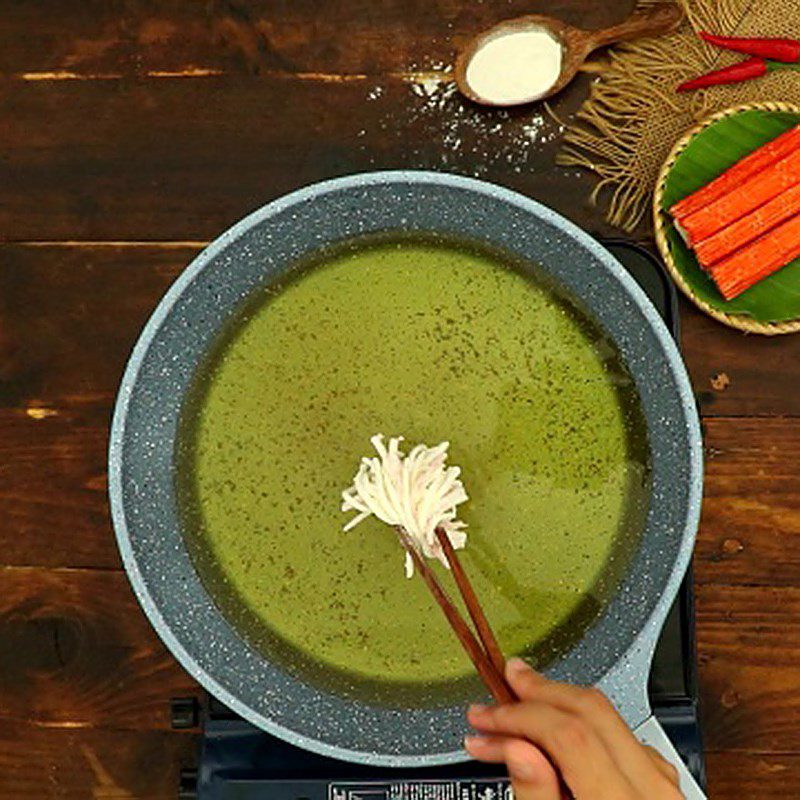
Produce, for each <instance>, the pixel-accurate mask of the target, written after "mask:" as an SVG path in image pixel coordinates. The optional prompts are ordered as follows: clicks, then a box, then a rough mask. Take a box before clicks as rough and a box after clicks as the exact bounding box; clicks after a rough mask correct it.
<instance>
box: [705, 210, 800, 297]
mask: <svg viewBox="0 0 800 800" xmlns="http://www.w3.org/2000/svg"><path fill="white" fill-rule="evenodd" d="M798 256H800V214H795V216H793V217H791V218H790V219H788V220H786V221H785V222H782V223H781V224H780V225H778V226H777V227H775V228H773V229H772V230H771V231H768V232H767V233H765V234H763V235H762V236H760V237H759V238H758V239H756V240H755V241H753V242H751V243H750V244H748V245H745V246H744V247H743V248H741V249H740V250H737V251H736V252H735V253H733V255H730V256H728V257H727V258H724V259H723V260H722V261H718V262H717V263H716V264H715V265H714V266H713V267H712V268H711V277H712V278H713V279H714V282H715V283H716V284H717V287H718V288H719V290H720V292H721V293H722V296H723V297H724V298H725V299H726V300H731V299H733V298H734V297H737V296H738V295H740V294H741V293H742V292H744V291H745V290H747V289H749V288H750V287H751V286H753V285H754V284H756V283H758V282H759V281H761V280H763V279H764V278H766V277H767V276H769V275H771V274H772V273H773V272H776V271H777V270H779V269H780V268H781V267H785V266H786V265H787V264H788V263H789V262H790V261H793V260H794V259H795V258H797V257H798Z"/></svg>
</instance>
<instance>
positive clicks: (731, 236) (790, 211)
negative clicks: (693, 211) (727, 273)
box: [694, 183, 800, 269]
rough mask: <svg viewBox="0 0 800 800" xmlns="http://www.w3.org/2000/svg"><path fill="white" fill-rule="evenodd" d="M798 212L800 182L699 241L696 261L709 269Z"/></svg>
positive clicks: (799, 207)
mask: <svg viewBox="0 0 800 800" xmlns="http://www.w3.org/2000/svg"><path fill="white" fill-rule="evenodd" d="M795 214H800V183H796V184H795V185H794V186H792V187H791V188H790V189H787V190H786V191H785V192H781V194H779V195H777V196H776V197H773V198H772V200H770V201H769V202H767V203H764V205H763V206H759V207H758V208H757V209H756V210H755V211H751V212H750V213H749V214H747V215H746V216H744V217H741V218H740V219H738V220H736V222H734V223H732V224H731V225H728V227H727V228H723V229H722V230H721V231H718V232H717V233H715V234H714V235H713V236H709V237H708V238H707V239H703V240H702V241H700V242H698V243H697V244H696V245H695V248H694V252H695V255H696V256H697V260H698V261H699V262H700V264H701V265H702V266H703V267H705V268H706V269H708V268H709V267H710V266H712V265H713V264H716V263H717V261H720V260H721V259H723V258H725V256H729V255H730V254H731V253H733V252H735V251H736V250H738V249H739V248H740V247H744V246H745V245H746V244H749V243H750V242H752V241H753V240H754V239H757V238H758V237H759V236H761V235H762V234H763V233H766V232H767V231H769V230H771V229H772V228H774V227H775V226H776V225H780V223H781V222H784V221H785V220H787V219H790V218H791V217H793V216H794V215H795Z"/></svg>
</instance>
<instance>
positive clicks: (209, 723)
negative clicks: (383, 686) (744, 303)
mask: <svg viewBox="0 0 800 800" xmlns="http://www.w3.org/2000/svg"><path fill="white" fill-rule="evenodd" d="M603 244H604V245H605V246H606V247H607V248H608V249H609V250H610V251H611V252H612V253H613V254H614V255H615V256H616V257H617V258H618V259H619V261H620V262H621V263H622V264H623V265H624V266H625V267H626V268H627V269H628V271H629V272H630V273H631V274H632V275H633V277H634V278H635V279H636V280H637V282H638V283H639V284H640V285H641V287H642V288H643V289H644V290H645V292H646V293H647V294H648V296H649V297H650V299H651V300H652V302H653V304H654V305H655V307H656V308H657V309H658V310H659V311H660V312H661V314H662V316H663V317H664V319H665V321H666V323H667V325H668V326H669V328H670V330H671V331H672V334H673V336H674V337H675V338H676V340H677V338H678V313H677V297H676V294H675V289H674V287H673V286H672V284H671V283H670V281H669V280H668V278H667V277H666V275H665V273H664V272H663V270H662V268H661V265H660V264H659V263H658V261H657V260H656V259H655V258H654V257H653V256H652V255H651V254H650V253H649V252H647V251H646V250H643V249H642V248H639V247H637V246H635V245H632V244H630V243H628V242H625V241H617V240H612V241H605V242H603ZM649 692H650V702H651V705H652V708H653V711H654V712H655V715H656V717H658V719H659V721H660V722H661V724H662V726H663V727H664V730H665V731H666V732H667V734H668V735H669V737H670V739H671V740H672V742H673V744H674V745H675V747H676V748H677V749H678V751H679V753H680V754H681V756H682V757H683V759H684V760H685V761H686V763H687V765H688V766H689V769H690V770H691V771H692V773H693V774H694V776H695V778H696V779H697V781H698V783H700V785H701V786H705V765H704V761H703V751H702V739H701V734H700V724H699V719H698V713H697V705H698V701H697V679H696V655H695V638H694V601H693V592H692V575H691V571H690V572H689V573H688V574H687V577H686V580H685V581H684V583H683V586H682V587H681V591H680V594H679V595H678V598H677V599H676V601H675V605H674V606H673V608H672V611H671V613H670V615H669V617H668V618H667V621H666V624H665V626H664V630H663V632H662V634H661V639H660V640H659V644H658V647H657V649H656V654H655V658H654V661H653V667H652V671H651V674H650V686H649ZM172 710H173V725H174V727H176V728H190V727H196V726H198V725H199V726H201V727H202V731H203V735H202V740H201V745H200V752H199V761H198V765H197V767H196V768H192V769H185V770H183V771H182V773H181V784H180V788H179V790H178V792H177V797H178V798H179V799H180V800H189V799H190V798H192V799H193V800H194V799H195V798H196V800H362V798H363V800H506V798H509V797H510V796H511V791H510V788H509V784H508V780H507V778H505V777H503V772H502V770H501V769H500V768H498V766H496V765H484V764H478V763H475V762H468V763H464V764H456V765H452V766H445V767H436V768H426V769H416V770H414V769H412V770H402V769H385V768H374V767H367V766H363V765H359V764H350V763H346V762H343V761H336V760H334V759H330V758H326V757H323V756H320V755H317V754H315V753H311V752H308V751H306V750H301V749H299V748H297V747H294V746H292V745H290V744H287V743H286V742H284V741H282V740H280V739H277V738H275V737H274V736H271V735H269V734H267V733H264V732H263V731H261V730H260V729H258V728H256V727H254V726H253V725H250V724H249V723H247V722H245V721H244V720H242V719H241V718H240V717H238V716H236V715H235V714H234V713H233V712H231V711H230V710H228V709H227V708H226V707H225V706H223V705H222V704H220V703H219V702H218V701H217V700H215V699H214V698H212V697H207V698H206V700H205V702H204V704H203V705H202V707H201V705H200V704H199V703H198V702H197V701H196V700H195V699H194V698H189V699H186V698H177V699H175V700H174V701H173V709H172Z"/></svg>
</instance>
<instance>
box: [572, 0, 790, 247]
mask: <svg viewBox="0 0 800 800" xmlns="http://www.w3.org/2000/svg"><path fill="white" fill-rule="evenodd" d="M650 2H652V0H642V2H641V5H648V4H650ZM681 5H682V6H683V7H684V9H685V10H686V13H687V21H686V22H685V23H684V25H683V26H682V27H681V28H680V29H679V30H678V31H677V32H676V33H674V34H670V35H668V36H662V37H660V38H656V39H645V40H640V41H639V42H636V43H633V44H630V45H619V46H617V47H616V48H614V49H613V50H612V51H611V52H610V53H609V55H608V61H607V63H606V64H605V65H604V68H603V70H602V72H601V73H600V75H599V77H598V78H597V79H596V80H595V81H594V83H593V84H592V86H591V89H590V93H589V99H588V100H587V101H586V102H585V103H584V104H583V106H582V107H581V109H580V111H579V112H578V114H577V117H576V121H575V122H573V123H572V124H571V125H569V126H568V128H567V131H566V133H565V136H564V147H563V148H562V150H561V152H560V153H559V155H558V163H560V164H564V165H574V166H581V167H586V168H588V169H590V170H592V171H593V172H595V173H597V175H598V176H599V178H600V180H599V182H598V184H597V187H596V188H595V190H594V192H593V195H592V196H593V199H595V200H597V201H599V202H601V203H603V204H607V209H606V218H607V219H608V221H609V222H610V223H611V224H612V225H615V226H617V227H620V228H623V229H624V230H626V231H629V232H630V231H633V230H634V229H635V228H637V226H639V225H640V224H641V225H642V226H643V227H646V226H648V225H649V224H650V222H649V214H648V213H647V212H648V210H649V205H650V199H651V196H652V191H653V187H654V185H655V182H656V178H657V176H658V171H659V169H660V167H661V165H662V163H663V162H664V159H665V158H666V157H667V154H668V153H669V151H670V148H671V147H672V145H673V144H674V143H675V141H676V140H677V139H678V138H679V137H680V136H681V135H682V134H683V133H684V131H686V129H687V128H690V127H691V126H693V125H694V124H695V123H696V122H697V121H698V120H700V119H702V118H703V117H705V116H707V115H708V114H710V113H712V112H714V111H719V110H721V109H724V108H728V107H730V106H735V105H740V104H742V103H749V102H754V101H764V100H777V101H781V100H782V101H785V102H790V103H800V72H791V71H787V72H773V73H770V74H768V75H765V76H764V77H763V78H759V79H757V80H755V81H750V82H748V83H743V84H735V85H733V86H715V87H713V88H709V89H704V90H700V91H698V92H693V93H690V94H685V95H679V94H676V92H675V87H676V86H677V85H678V83H680V82H681V81H683V80H686V79H687V78H691V77H694V76H696V75H699V74H700V73H703V72H707V71H708V70H711V69H718V68H719V67H723V66H727V65H728V64H730V63H733V62H735V61H737V60H740V59H742V58H746V57H747V56H744V55H739V54H736V53H727V52H724V51H720V50H719V49H717V48H715V47H711V46H709V45H706V44H705V42H703V41H702V40H700V39H699V38H698V36H697V34H696V31H698V30H708V31H711V32H713V33H719V34H724V35H733V36H789V37H793V38H800V0H681Z"/></svg>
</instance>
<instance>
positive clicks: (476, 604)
mask: <svg viewBox="0 0 800 800" xmlns="http://www.w3.org/2000/svg"><path fill="white" fill-rule="evenodd" d="M436 537H437V538H438V539H439V544H440V545H441V546H442V549H443V550H444V554H445V556H446V557H447V563H448V564H450V570H451V571H452V573H453V577H454V578H455V580H456V585H457V586H458V590H459V591H460V592H461V597H462V598H464V605H465V606H466V607H467V611H468V612H469V615H470V618H471V619H472V622H473V624H474V625H475V629H476V630H477V631H478V637H479V638H480V640H481V642H482V643H483V647H484V650H486V654H487V655H488V656H489V660H490V661H491V662H492V666H493V667H494V668H495V669H496V670H497V672H499V673H500V674H501V675H505V672H506V660H505V658H504V657H503V653H502V652H501V650H500V646H499V645H498V644H497V639H496V638H495V635H494V631H493V630H492V627H491V625H489V620H488V619H486V614H484V613H483V607H482V606H481V604H480V601H479V600H478V596H477V595H476V594H475V590H474V589H473V588H472V583H471V582H470V580H469V577H468V575H467V573H466V572H465V571H464V567H463V566H462V565H461V561H460V560H459V558H458V554H457V553H456V551H455V548H454V547H453V545H452V544H451V542H450V537H449V536H448V535H447V533H445V531H444V530H443V529H442V528H437V529H436Z"/></svg>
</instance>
